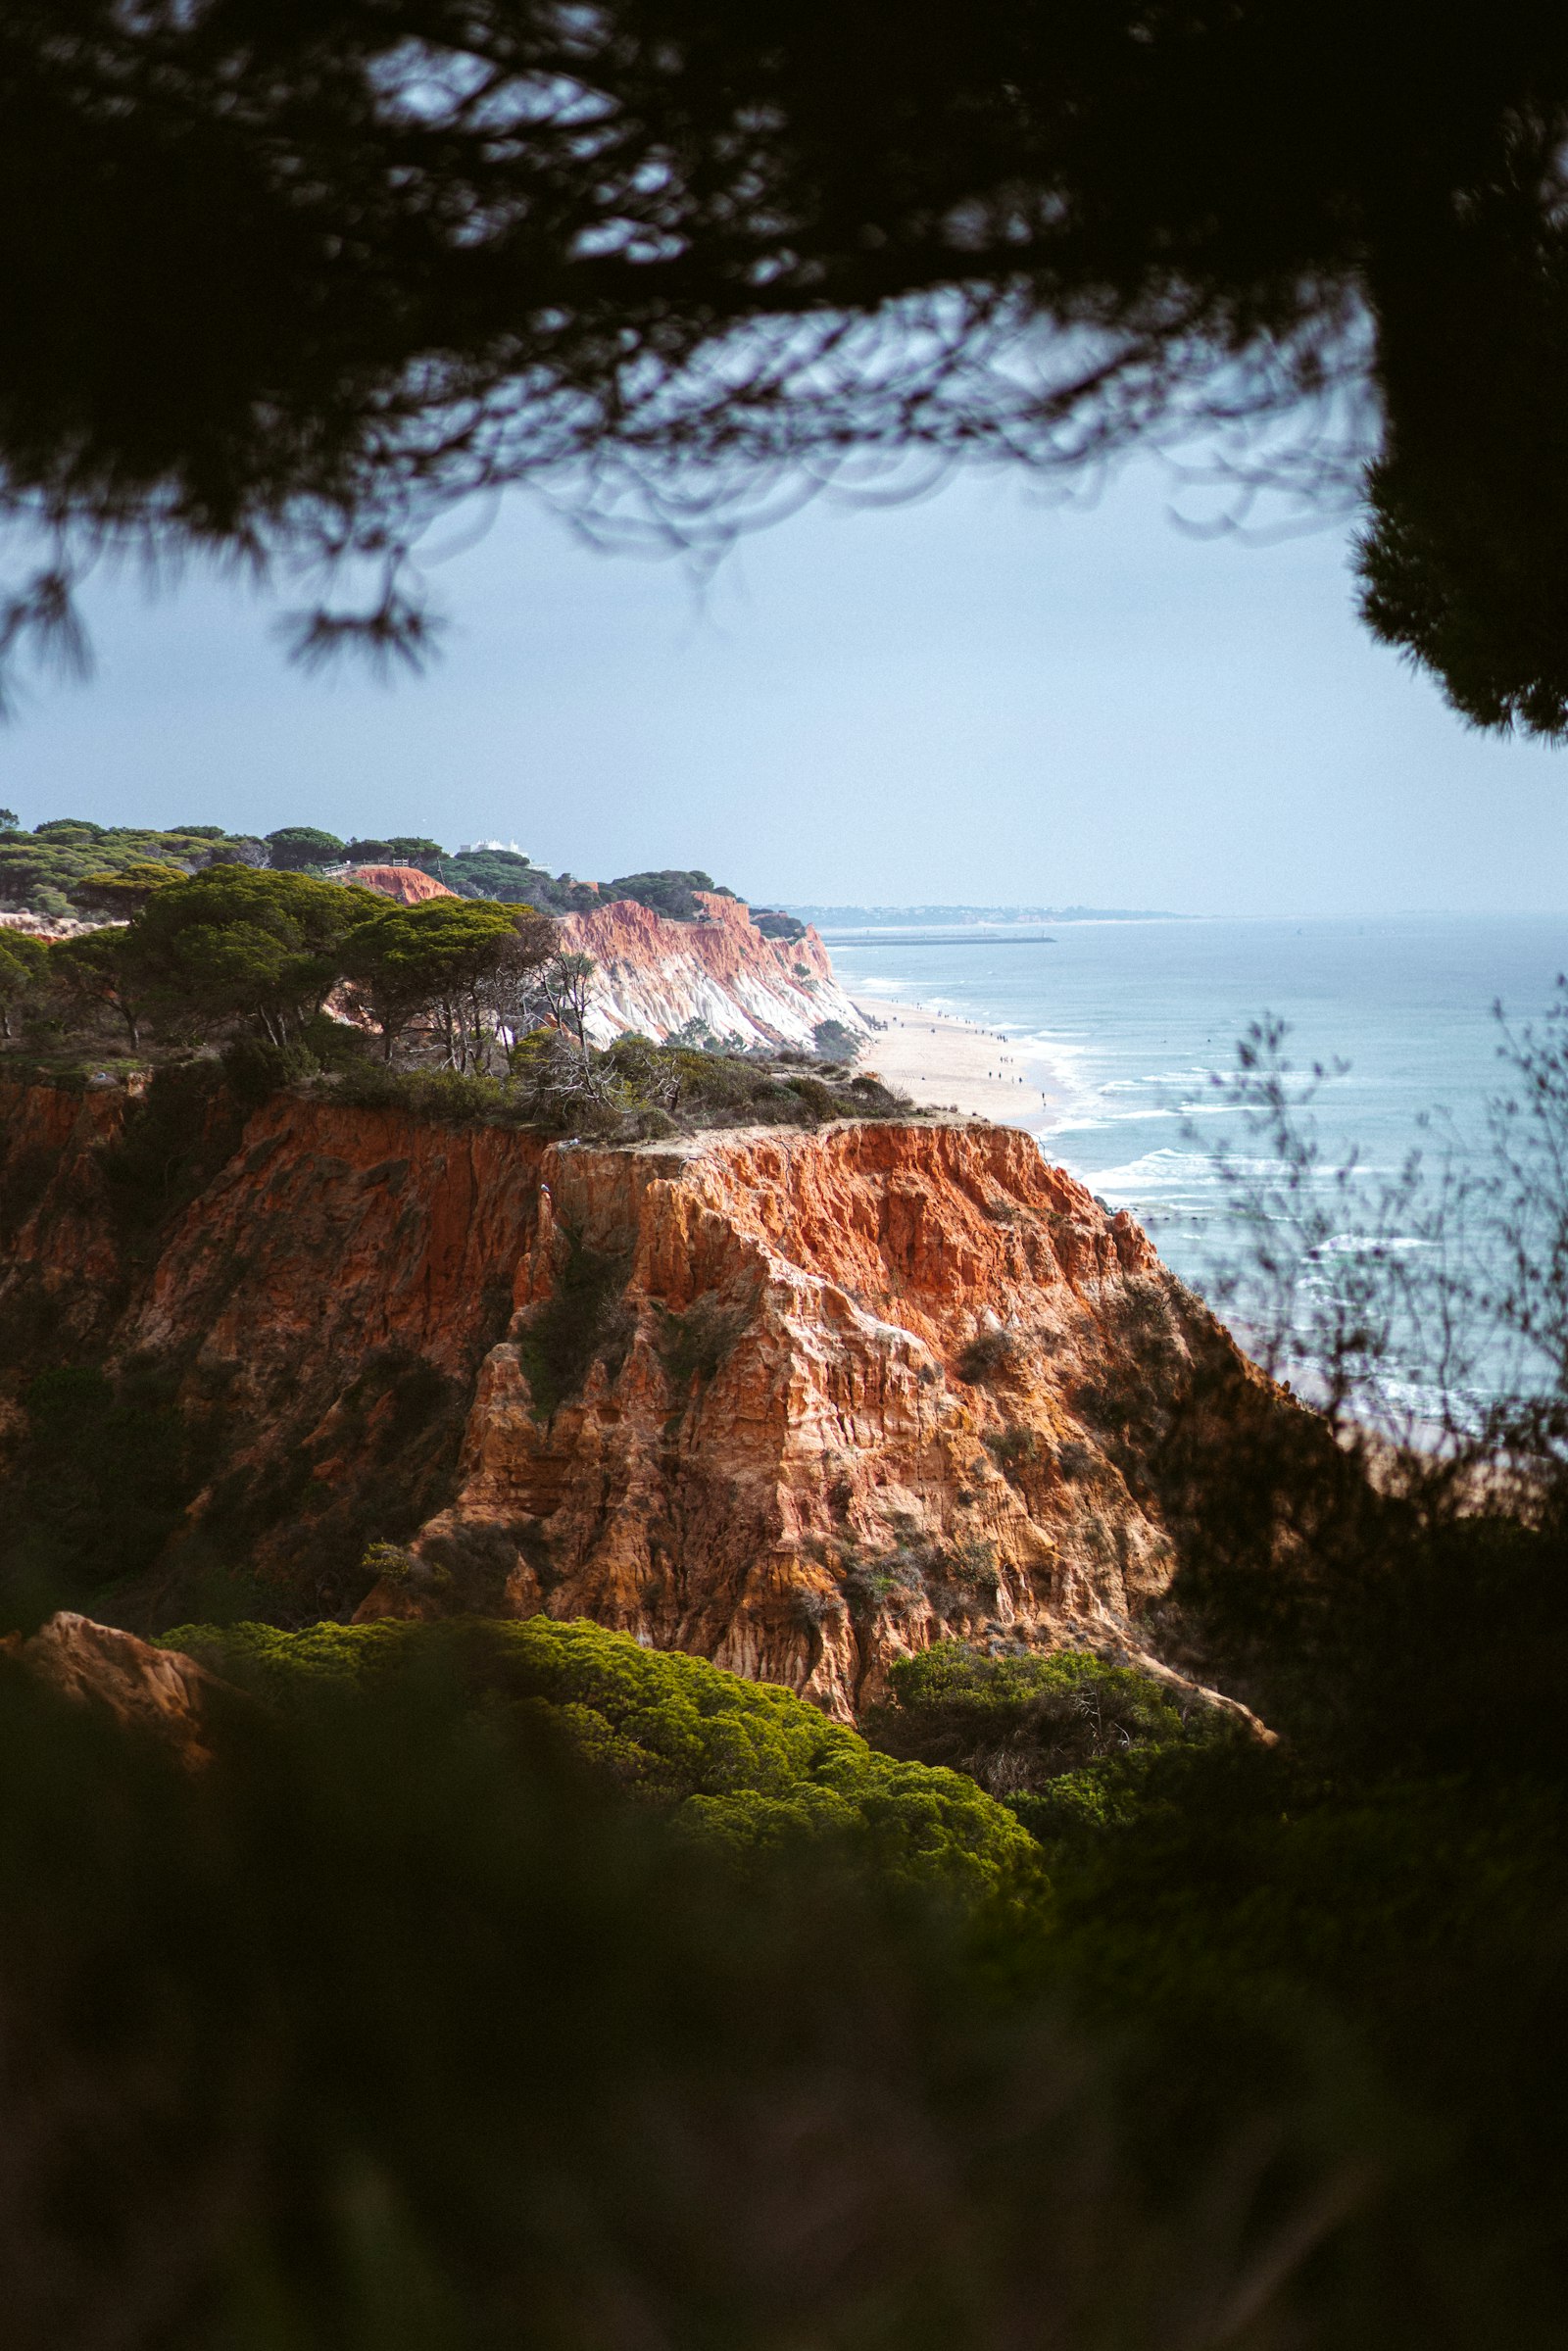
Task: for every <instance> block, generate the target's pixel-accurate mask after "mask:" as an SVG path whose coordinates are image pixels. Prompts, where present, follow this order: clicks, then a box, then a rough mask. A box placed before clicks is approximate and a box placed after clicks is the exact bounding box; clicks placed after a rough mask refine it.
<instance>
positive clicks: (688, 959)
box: [562, 890, 867, 1050]
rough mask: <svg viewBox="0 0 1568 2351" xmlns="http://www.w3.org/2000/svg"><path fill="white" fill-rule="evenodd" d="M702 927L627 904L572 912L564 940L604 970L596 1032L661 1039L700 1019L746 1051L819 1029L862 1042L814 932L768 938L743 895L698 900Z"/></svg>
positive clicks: (597, 992)
mask: <svg viewBox="0 0 1568 2351" xmlns="http://www.w3.org/2000/svg"><path fill="white" fill-rule="evenodd" d="M696 897H697V901H698V904H699V905H700V906H701V907H702V909H703V912H702V918H701V919H700V920H699V921H697V922H672V921H670V920H669V919H668V918H667V916H665V915H662V914H656V913H654V912H653V911H652V910H651V908H649V907H648V906H639V905H637V903H636V902H635V900H633V899H629V898H620V899H614V900H613V901H611V902H610V903H609V904H608V905H606V906H597V907H595V909H594V911H593V912H592V913H591V914H568V915H566V916H565V917H564V920H563V922H562V934H563V939H562V943H563V945H564V947H565V948H566V950H567V951H568V952H569V953H571V954H574V955H592V956H593V959H594V961H595V963H596V964H597V965H598V967H599V968H598V972H597V974H596V977H595V985H594V1001H593V1006H592V1010H591V1012H590V1015H589V1023H588V1025H589V1031H590V1034H591V1035H592V1037H593V1040H594V1043H595V1044H596V1045H608V1044H609V1043H611V1041H612V1040H613V1038H615V1037H619V1036H624V1035H625V1034H626V1033H627V1032H628V1031H629V1030H633V1029H635V1030H637V1031H639V1032H640V1033H641V1034H642V1035H643V1036H645V1037H654V1038H657V1039H659V1040H661V1041H662V1040H663V1039H664V1038H666V1037H670V1036H673V1035H674V1034H675V1033H676V1032H677V1031H678V1030H681V1029H684V1028H687V1027H689V1026H690V1025H691V1024H692V1023H693V1022H695V1023H698V1024H699V1025H700V1026H702V1027H706V1028H708V1029H710V1030H711V1032H712V1034H713V1036H714V1037H716V1038H722V1039H725V1040H728V1041H732V1042H734V1043H736V1044H740V1045H774V1046H804V1047H806V1048H807V1049H808V1050H809V1048H810V1047H811V1045H812V1042H813V1039H814V1036H815V1032H816V1030H817V1028H818V1026H819V1025H820V1023H821V1022H823V1021H825V1020H831V1021H836V1022H837V1023H838V1024H839V1026H840V1027H841V1028H844V1029H846V1030H848V1031H849V1032H850V1033H851V1034H852V1035H855V1036H863V1035H865V1034H866V1033H867V1031H866V1024H865V1022H864V1021H863V1020H862V1019H861V1017H860V1015H859V1013H858V1012H857V1010H856V1008H855V1006H854V1005H853V1004H851V1002H850V1000H849V998H848V997H847V996H846V995H845V993H844V991H843V989H842V988H841V987H840V986H839V984H838V981H837V979H836V978H835V977H834V973H833V965H832V962H831V960H830V958H829V955H828V952H827V949H826V948H825V947H824V946H823V945H822V942H821V940H820V939H819V938H818V937H817V935H816V933H815V931H810V930H809V931H808V932H807V934H806V936H805V938H804V939H797V940H784V939H768V938H764V936H763V935H762V933H761V932H760V930H759V929H758V927H757V925H756V923H755V922H754V921H753V920H752V916H751V910H750V908H749V907H748V906H745V905H743V904H742V902H741V901H740V900H739V899H737V898H720V897H719V896H718V895H717V894H716V893H710V892H708V891H703V890H700V891H698V892H697V893H696Z"/></svg>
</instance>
